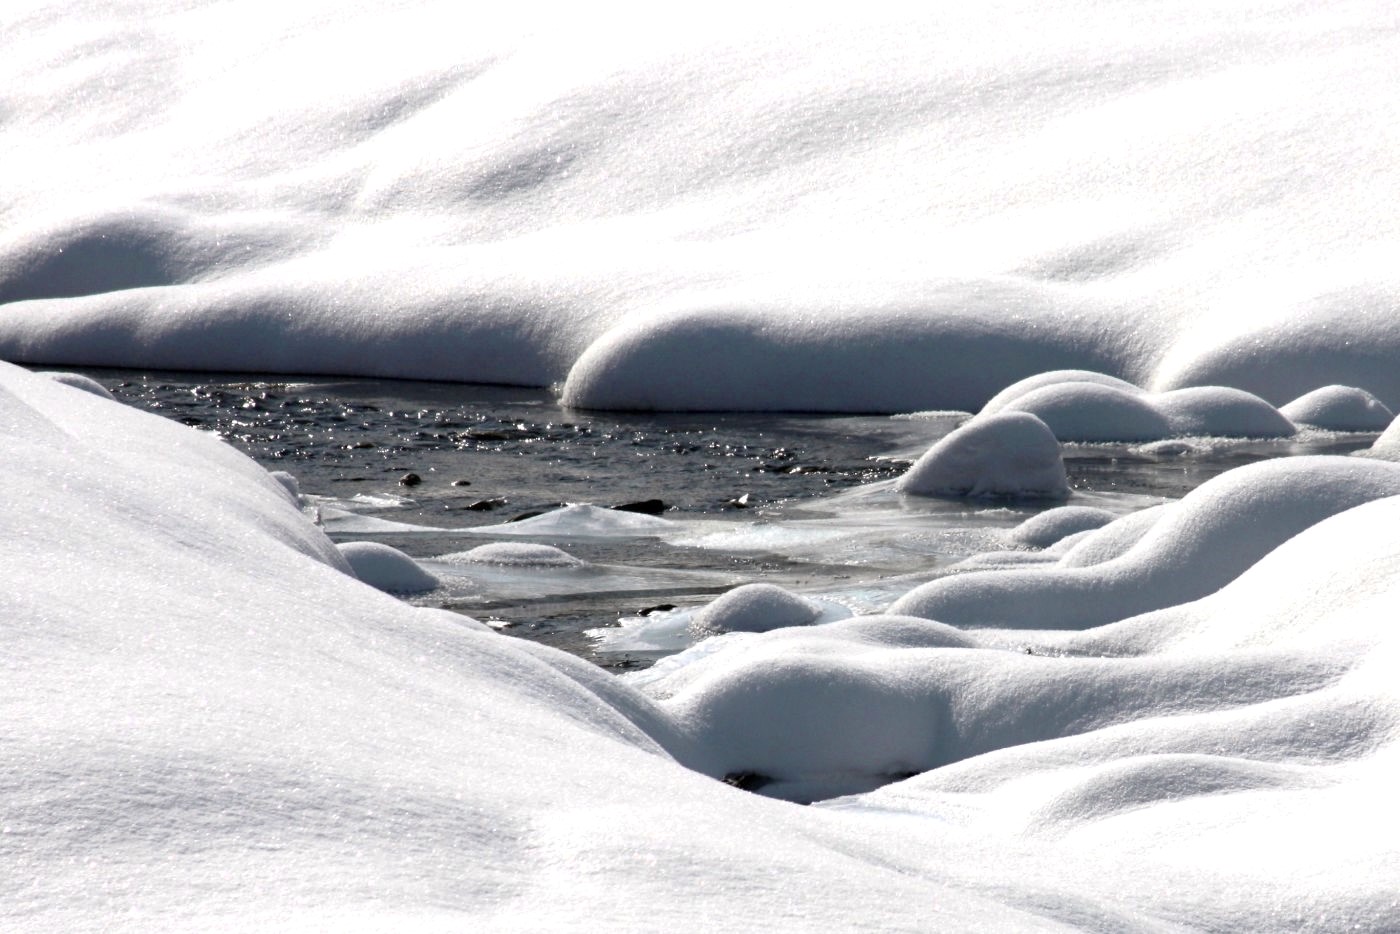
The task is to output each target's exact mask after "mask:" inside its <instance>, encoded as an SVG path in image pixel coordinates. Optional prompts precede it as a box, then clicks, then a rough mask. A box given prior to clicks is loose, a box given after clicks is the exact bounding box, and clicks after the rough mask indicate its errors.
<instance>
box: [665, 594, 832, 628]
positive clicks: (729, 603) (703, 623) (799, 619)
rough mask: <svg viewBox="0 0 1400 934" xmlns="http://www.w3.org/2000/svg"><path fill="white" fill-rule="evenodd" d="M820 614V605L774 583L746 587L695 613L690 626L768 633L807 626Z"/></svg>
mask: <svg viewBox="0 0 1400 934" xmlns="http://www.w3.org/2000/svg"><path fill="white" fill-rule="evenodd" d="M821 615H822V607H821V605H820V604H818V603H816V602H815V601H812V600H808V599H807V598H806V597H800V596H798V595H797V594H795V593H792V592H791V591H788V590H784V589H783V588H781V587H779V586H777V585H775V584H743V585H742V586H739V587H735V588H734V589H733V590H731V591H729V592H728V593H726V594H724V595H723V596H720V597H718V598H716V599H715V600H714V601H713V602H711V603H710V604H708V605H707V606H705V607H704V609H702V610H700V612H698V613H696V614H695V617H694V619H693V620H692V622H691V625H692V626H693V627H694V628H695V629H697V630H700V631H701V632H767V631H768V630H770V629H781V628H783V627H784V626H808V625H811V624H812V623H813V622H815V621H816V620H817V619H818V618H819V617H820V616H821Z"/></svg>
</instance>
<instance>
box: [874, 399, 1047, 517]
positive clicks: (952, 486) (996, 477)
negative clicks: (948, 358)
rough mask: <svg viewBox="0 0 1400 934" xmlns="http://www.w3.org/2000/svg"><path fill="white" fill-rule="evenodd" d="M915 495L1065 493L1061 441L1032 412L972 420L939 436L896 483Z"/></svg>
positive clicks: (1009, 413) (1038, 494)
mask: <svg viewBox="0 0 1400 934" xmlns="http://www.w3.org/2000/svg"><path fill="white" fill-rule="evenodd" d="M895 489H897V490H898V491H899V492H901V493H912V494H915V495H919V496H1026V497H1052V498H1054V497H1063V496H1068V495H1069V481H1068V480H1067V479H1066V478H1065V464H1064V460H1063V459H1062V458H1061V457H1060V445H1059V442H1057V441H1056V440H1055V436H1054V435H1053V434H1051V432H1050V429H1049V428H1047V427H1046V426H1045V423H1044V422H1042V421H1041V420H1040V419H1038V418H1036V417H1035V416H1033V415H1028V414H1025V413H1022V412H1007V413H1001V414H997V415H992V416H988V417H987V418H979V419H974V420H973V421H971V422H968V423H967V424H965V425H962V426H961V427H959V428H957V429H955V430H954V431H953V432H952V433H951V434H949V435H947V436H945V437H944V438H942V439H940V440H939V441H937V442H936V443H935V444H934V445H933V446H932V447H931V448H929V449H928V450H927V451H926V452H924V455H923V456H922V457H920V458H919V459H918V460H917V461H915V462H914V465H913V466H912V467H910V468H909V470H908V471H907V472H905V474H904V475H903V476H902V477H900V478H899V480H898V481H897V482H896V484H895Z"/></svg>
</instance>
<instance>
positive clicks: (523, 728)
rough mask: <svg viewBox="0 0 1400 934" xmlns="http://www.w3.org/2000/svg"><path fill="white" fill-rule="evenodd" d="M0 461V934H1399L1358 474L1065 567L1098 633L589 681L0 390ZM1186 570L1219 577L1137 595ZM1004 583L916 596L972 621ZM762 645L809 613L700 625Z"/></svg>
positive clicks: (1375, 621)
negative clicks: (0, 493)
mask: <svg viewBox="0 0 1400 934" xmlns="http://www.w3.org/2000/svg"><path fill="white" fill-rule="evenodd" d="M0 432H3V436H4V438H5V444H4V446H3V449H0V451H2V453H0V463H3V471H4V476H5V478H6V484H7V489H8V499H7V507H6V508H5V509H4V510H3V511H0V517H3V518H0V522H3V528H2V529H0V549H3V564H2V565H0V566H3V567H4V568H5V574H6V578H5V579H6V587H5V588H4V590H3V597H0V599H2V600H3V612H0V639H3V645H4V651H3V654H0V658H3V659H4V664H5V665H6V676H5V678H4V679H3V681H0V705H2V706H3V710H4V719H3V724H4V731H3V734H0V737H2V738H0V744H3V751H4V754H3V756H0V815H3V818H2V819H3V825H2V826H0V829H3V833H0V877H3V878H5V879H6V880H7V883H8V886H9V888H8V889H7V894H6V897H5V898H4V899H3V900H0V927H3V928H5V929H6V930H99V929H100V930H115V929H128V930H142V931H145V930H153V929H165V930H190V929H209V928H238V929H246V928H316V929H331V928H333V929H337V930H341V929H348V930H383V929H389V928H392V929H396V930H404V929H409V930H412V929H432V930H437V929H462V928H464V927H465V928H471V929H480V930H531V931H534V930H542V929H577V930H582V929H598V928H599V927H603V928H608V929H623V930H629V929H631V930H654V929H671V930H676V929H687V928H693V927H695V926H704V927H706V928H712V929H715V930H739V929H744V930H751V929H753V927H754V926H755V925H759V926H762V927H764V928H772V929H791V930H810V929H812V928H814V927H824V928H837V929H867V930H881V931H888V930H973V929H976V930H1008V931H1021V930H1085V929H1088V930H1178V929H1182V928H1189V929H1207V930H1285V929H1300V930H1319V931H1321V930H1335V929H1338V928H1352V927H1355V928H1358V929H1363V930H1383V929H1388V928H1393V927H1394V926H1395V924H1396V922H1397V921H1400V906H1398V905H1397V897H1400V891H1397V879H1396V876H1395V872H1394V867H1395V865H1396V864H1397V860H1400V842H1397V841H1400V837H1397V835H1396V834H1395V833H1394V832H1393V827H1392V826H1391V822H1390V821H1388V820H1387V819H1386V817H1385V815H1387V814H1388V813H1389V812H1390V810H1391V802H1392V798H1393V791H1394V787H1395V783H1396V781H1397V779H1400V697H1397V692H1396V679H1395V677H1394V674H1395V670H1396V665H1397V664H1400V641H1398V640H1400V634H1397V633H1400V630H1397V629H1396V627H1395V626H1394V624H1393V623H1394V606H1395V603H1396V601H1397V599H1400V496H1397V495H1395V494H1396V493H1397V492H1400V466H1397V465H1395V464H1392V463H1389V462H1387V461H1384V460H1375V459H1371V460H1368V459H1361V458H1346V457H1312V458H1294V459H1289V460H1284V461H1271V462H1266V463H1263V464H1258V465H1254V466H1251V467H1245V468H1240V469H1237V470H1235V471H1232V472H1230V473H1227V474H1224V475H1222V476H1221V477H1220V478H1219V479H1217V480H1215V481H1213V482H1211V483H1208V484H1206V485H1205V486H1202V487H1201V488H1200V489H1199V490H1198V491H1197V492H1196V493H1194V494H1192V495H1191V496H1188V497H1187V498H1186V499H1184V500H1182V501H1181V502H1180V503H1176V504H1168V505H1164V506H1161V507H1158V508H1157V509H1155V510H1150V511H1146V512H1139V513H1136V514H1134V517H1129V519H1130V520H1131V519H1133V518H1135V517H1137V516H1144V515H1149V516H1155V521H1153V522H1149V523H1146V526H1147V529H1146V531H1145V532H1142V531H1139V532H1136V533H1131V534H1124V533H1122V532H1119V531H1117V529H1116V527H1118V526H1120V525H1122V524H1125V523H1127V524H1131V523H1130V521H1129V520H1122V519H1120V520H1117V521H1115V522H1111V523H1109V524H1107V525H1104V526H1102V527H1100V528H1098V529H1087V530H1083V531H1081V533H1079V534H1082V535H1087V536H1089V537H1088V538H1086V539H1085V540H1084V541H1083V542H1082V544H1081V545H1079V546H1077V547H1080V548H1083V547H1087V546H1090V545H1092V544H1093V542H1094V539H1095V537H1100V536H1102V537H1106V538H1108V539H1111V540H1112V542H1113V546H1112V547H1107V548H1104V547H1101V549H1100V550H1101V551H1102V552H1105V554H1102V555H1101V556H1100V559H1099V561H1098V562H1097V563H1096V564H1094V565H1093V566H1091V567H1088V568H1086V571H1088V572H1091V573H1098V574H1100V575H1101V580H1102V581H1103V583H1104V588H1105V589H1111V588H1113V587H1115V586H1117V585H1118V582H1119V581H1120V580H1131V578H1132V576H1133V575H1134V574H1137V575H1139V577H1140V578H1142V579H1143V580H1145V581H1146V583H1147V584H1150V585H1151V586H1150V587H1147V586H1146V585H1144V589H1146V590H1150V591H1151V592H1152V593H1153V594H1155V595H1157V596H1159V597H1161V599H1156V600H1155V601H1154V602H1153V606H1155V607H1158V608H1157V609H1155V610H1154V611H1153V612H1149V613H1146V614H1145V615H1138V616H1131V615H1130V614H1131V612H1132V611H1133V610H1134V609H1136V607H1135V605H1134V604H1133V599H1134V597H1133V594H1134V590H1133V589H1132V588H1131V587H1129V588H1128V589H1127V590H1126V591H1123V592H1120V593H1119V598H1120V606H1121V607H1123V608H1125V611H1124V612H1120V613H1118V614H1110V615H1112V616H1113V617H1114V618H1115V619H1121V621H1119V622H1115V623H1113V624H1111V625H1108V626H1103V627H1098V628H1087V627H1085V626H1082V625H1081V623H1082V620H1078V619H1074V618H1070V619H1061V620H1057V621H1051V622H1040V623H1038V624H1040V625H1047V626H1048V625H1059V626H1060V627H1061V628H1059V629H1058V630H1055V631H1049V630H1046V631H1038V632H1037V631H1028V630H1027V629H1025V628H1024V626H1025V622H1026V620H1024V619H1016V618H1008V619H1005V620H1003V621H1002V622H1004V623H1005V624H1006V625H1007V626H1009V627H1011V628H974V629H961V630H960V629H958V628H954V627H953V626H950V625H948V624H947V623H946V622H943V621H936V620H926V619H919V618H914V617H910V616H901V615H896V616H880V615H876V616H862V617H854V618H848V619H845V620H841V621H836V622H830V623H825V624H822V623H821V622H820V620H818V619H813V618H811V613H810V612H805V613H802V614H798V615H801V616H802V619H800V620H797V619H795V618H794V619H789V620H787V621H789V622H794V621H795V622H799V623H801V625H797V626H794V627H788V628H780V629H776V630H772V631H768V632H731V633H729V634H725V635H719V636H715V637H712V638H710V639H707V640H705V641H703V642H701V643H699V644H698V645H696V646H695V647H694V648H691V649H688V650H687V651H685V652H682V653H681V654H679V655H676V656H673V657H671V658H669V659H666V660H665V661H663V662H662V663H661V664H659V665H657V666H656V668H654V669H652V670H649V671H646V672H642V673H640V674H639V675H637V676H632V677H631V678H630V679H627V678H624V679H619V678H616V677H614V676H612V675H609V674H606V673H605V672H603V671H602V670H601V669H598V668H595V667H593V666H592V665H591V664H589V663H587V662H584V661H582V660H580V659H577V658H575V657H573V656H569V655H565V654H563V653H561V652H559V651H556V650H553V649H550V648H548V647H544V646H540V645H537V644H533V643H529V642H525V641H523V640H517V639H512V638H509V637H507V636H503V635H499V634H496V633H493V632H490V631H487V630H486V628H485V627H483V626H481V625H480V624H476V623H475V622H474V621H471V620H468V619H466V618H465V617H461V616H458V615H456V614H452V613H447V612H444V611H439V610H428V609H420V608H414V607H411V606H409V605H407V604H405V603H403V602H400V601H399V600H397V599H394V598H393V597H390V596H388V595H385V594H383V593H381V592H380V591H378V590H376V589H373V588H372V587H370V586H367V585H366V584H364V583H362V582H360V581H358V580H356V579H355V577H354V576H353V575H352V574H351V573H350V567H349V566H348V565H347V564H346V562H345V558H344V557H342V549H337V548H336V547H335V546H334V545H332V544H331V543H330V542H329V541H328V540H327V539H326V538H325V536H324V534H323V533H322V532H321V530H320V529H319V528H317V527H316V526H315V525H314V524H312V522H311V520H310V518H308V516H307V515H306V514H304V513H303V512H302V511H301V510H300V508H299V506H298V504H297V503H296V502H295V501H294V498H293V496H292V495H291V494H290V491H289V489H288V487H287V485H286V484H285V483H284V482H283V481H282V480H281V479H279V478H277V477H274V476H272V475H270V474H268V473H266V472H265V471H263V470H262V469H261V468H260V467H258V466H256V465H255V464H253V463H252V462H251V461H249V460H247V459H246V458H244V457H243V456H242V455H240V454H238V453H236V452H234V451H233V450H232V448H230V447H228V446H227V445H225V444H224V443H223V442H221V441H219V440H218V439H216V438H214V437H212V436H210V435H208V434H204V433H200V432H197V431H194V430H193V429H190V428H187V427H184V426H182V425H178V424H176V423H173V422H169V421H165V420H162V419H160V418H158V417H156V416H154V415H149V414H145V413H139V412H135V411H131V410H127V409H125V408H124V407H122V406H120V405H119V404H117V403H114V402H112V401H109V400H105V399H102V398H100V397H98V396H97V395H95V394H93V393H90V392H87V391H84V390H83V389H81V388H76V387H73V386H69V385H65V384H64V383H62V382H60V381H58V380H54V379H50V378H48V377H46V376H43V375H37V374H28V373H25V372H23V371H21V370H18V369H17V368H14V367H11V366H9V365H0ZM1058 521H1060V520H1047V521H1046V523H1045V524H1047V525H1054V524H1056V523H1057V522H1058ZM1064 521H1065V523H1066V526H1068V525H1069V522H1068V520H1064ZM1138 524H1139V525H1143V524H1144V523H1142V522H1141V521H1139V522H1138ZM1294 532H1297V533H1299V534H1296V535H1293V533H1294ZM1290 536H1292V537H1290ZM1134 540H1136V541H1137V542H1138V543H1137V544H1136V545H1135V546H1134V545H1131V544H1130V543H1131V542H1132V541H1134ZM1207 548H1209V549H1210V550H1211V551H1210V553H1211V554H1213V555H1215V556H1216V557H1217V558H1219V559H1220V560H1222V561H1224V562H1225V563H1227V564H1229V565H1230V568H1231V570H1232V572H1233V573H1231V574H1216V575H1215V576H1214V577H1212V578H1211V581H1212V582H1213V583H1212V585H1211V587H1207V588H1201V587H1193V586H1187V585H1184V584H1182V582H1181V581H1179V580H1177V581H1173V579H1172V574H1173V573H1178V574H1184V575H1186V576H1195V575H1197V574H1199V573H1201V571H1202V569H1201V568H1200V567H1197V566H1194V565H1193V566H1190V567H1187V565H1189V564H1190V563H1191V561H1193V560H1194V558H1193V557H1192V556H1194V555H1198V554H1200V553H1201V552H1202V550H1203V549H1207ZM1125 549H1126V550H1125ZM1114 552H1118V553H1119V554H1120V556H1119V557H1117V558H1113V557H1111V555H1112V554H1113V553H1114ZM1178 552H1181V553H1183V554H1184V555H1185V557H1184V558H1183V557H1180V556H1179V555H1178V554H1177V553H1178ZM468 554H470V552H468ZM1070 554H1073V549H1071V551H1070ZM501 556H502V557H509V558H513V559H523V558H530V557H531V555H530V554H527V553H526V551H525V550H523V549H521V548H519V547H508V548H505V549H501ZM480 557H484V558H487V559H490V558H491V557H492V553H491V552H487V553H485V554H484V555H482V556H480ZM533 557H534V558H535V559H542V558H545V557H548V558H549V559H550V561H549V562H546V563H545V565H544V566H543V569H544V570H547V571H551V572H554V571H557V570H558V569H557V568H555V567H554V566H553V565H555V564H557V563H558V561H559V556H558V554H553V553H551V554H549V555H545V554H544V553H543V552H539V553H536V554H534V555H533ZM447 563H448V562H439V564H442V565H445V564H447ZM1025 573H1027V572H1026V571H1023V570H1014V569H1013V570H1008V571H1003V572H992V573H986V572H983V573H968V574H964V575H960V576H957V577H953V578H945V580H950V581H953V582H959V581H966V582H976V581H983V582H985V583H984V587H985V588H986V589H988V590H989V592H990V593H991V598H989V600H988V603H989V604H990V605H993V606H996V605H1000V604H998V602H997V600H996V599H995V597H996V595H997V593H996V592H997V590H998V587H997V582H998V581H1001V580H1008V581H1010V580H1018V579H1019V577H1018V575H1022V574H1025ZM1040 573H1042V574H1043V575H1044V576H1045V577H1046V579H1047V580H1050V581H1052V582H1053V581H1056V580H1058V578H1057V577H1056V575H1065V574H1067V573H1069V572H1066V571H1061V570H1056V569H1049V570H1046V571H1044V572H1040ZM1222 584H1223V585H1224V586H1223V587H1220V589H1218V590H1216V591H1215V592H1214V593H1206V592H1205V591H1208V590H1210V589H1213V588H1214V587H1217V586H1220V585H1222ZM1174 588H1175V589H1174ZM1001 589H1002V590H1005V588H1001ZM1066 593H1068V594H1069V595H1070V597H1071V598H1072V600H1066V598H1065V594H1066ZM735 594H739V596H738V597H736V596H734V595H735ZM915 594H916V595H918V594H919V591H915ZM1197 596H1200V597H1201V599H1198V600H1194V602H1183V601H1191V600H1192V599H1193V598H1195V597H1197ZM789 598H790V599H789ZM906 599H907V600H911V599H912V602H915V603H918V602H920V601H921V600H923V598H922V597H916V598H906ZM1073 601H1077V602H1078V603H1079V604H1080V605H1087V604H1086V603H1085V601H1084V600H1083V599H1082V594H1081V592H1080V591H1078V590H1076V589H1075V588H1074V587H1073V586H1072V583H1066V584H1061V585H1054V584H1053V583H1052V586H1048V587H1042V588H1041V598H1040V599H1039V600H1038V601H1037V602H1036V603H1035V606H1036V608H1037V609H1046V610H1050V611H1053V610H1054V608H1055V607H1057V606H1060V605H1062V604H1065V603H1069V602H1073ZM765 604H774V605H777V606H778V607H779V609H780V610H781V611H783V612H784V613H787V612H788V611H789V610H790V609H792V608H793V607H797V608H799V609H804V610H808V611H811V610H815V609H816V608H817V606H818V604H817V603H816V601H807V600H805V598H800V597H797V596H796V595H792V594H786V595H783V594H775V593H774V592H773V591H763V592H758V591H754V590H752V589H750V590H747V591H746V590H744V589H743V588H741V589H740V590H737V591H733V592H732V593H731V594H730V595H729V598H728V599H727V600H726V598H721V599H720V600H717V601H716V602H715V604H713V611H712V612H711V613H709V614H708V615H707V618H708V617H714V618H715V620H717V621H718V622H717V625H716V627H715V628H725V627H733V626H734V625H736V624H737V625H738V626H741V627H742V628H748V629H759V628H764V627H763V626H762V624H761V623H762V621H761V620H756V619H754V618H752V617H753V616H754V614H755V613H759V611H761V610H762V605H765ZM702 615H705V614H703V613H702ZM760 615H761V613H760ZM1122 617H1128V618H1122ZM1037 619H1039V618H1037ZM629 681H630V683H629ZM719 779H727V780H728V782H729V783H725V782H721V781H719ZM731 784H733V785H738V786H740V787H738V788H736V787H731ZM741 788H743V789H751V790H752V791H757V792H759V794H753V793H750V791H745V790H740V789H741ZM833 795H848V796H847V797H839V798H835V799H832V798H831V796H833ZM782 799H789V800H795V801H808V800H814V799H827V800H825V801H824V802H822V803H818V804H816V805H814V806H812V807H801V806H799V805H797V804H792V803H789V801H788V800H782Z"/></svg>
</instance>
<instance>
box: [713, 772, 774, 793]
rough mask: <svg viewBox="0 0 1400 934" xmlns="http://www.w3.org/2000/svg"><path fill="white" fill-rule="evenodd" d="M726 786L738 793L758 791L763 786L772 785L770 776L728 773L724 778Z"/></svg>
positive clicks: (755, 773)
mask: <svg viewBox="0 0 1400 934" xmlns="http://www.w3.org/2000/svg"><path fill="white" fill-rule="evenodd" d="M724 783H725V784H726V785H733V786H734V787H735V788H738V789H739V790H740V791H758V789H760V788H762V787H763V786H764V785H771V784H773V778H772V776H770V775H760V774H759V773H758V772H730V773H729V774H728V775H726V776H724Z"/></svg>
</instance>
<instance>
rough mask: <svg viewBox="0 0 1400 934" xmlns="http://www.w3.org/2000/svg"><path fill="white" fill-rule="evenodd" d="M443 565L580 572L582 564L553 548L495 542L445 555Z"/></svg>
mask: <svg viewBox="0 0 1400 934" xmlns="http://www.w3.org/2000/svg"><path fill="white" fill-rule="evenodd" d="M438 560H439V561H451V562H459V563H462V564H491V565H500V566H502V567H511V568H516V567H520V568H576V567H579V566H580V565H582V564H583V562H582V561H581V560H579V559H578V558H576V557H574V556H573V555H571V554H569V553H568V552H567V551H564V550H563V549H562V548H555V547H554V546H553V545H532V544H529V543H527V542H492V543H491V544H489V545H478V546H476V547H475V548H472V549H470V550H468V551H461V552H455V553H453V554H449V555H443V556H442V557H441V558H439V559H438Z"/></svg>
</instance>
